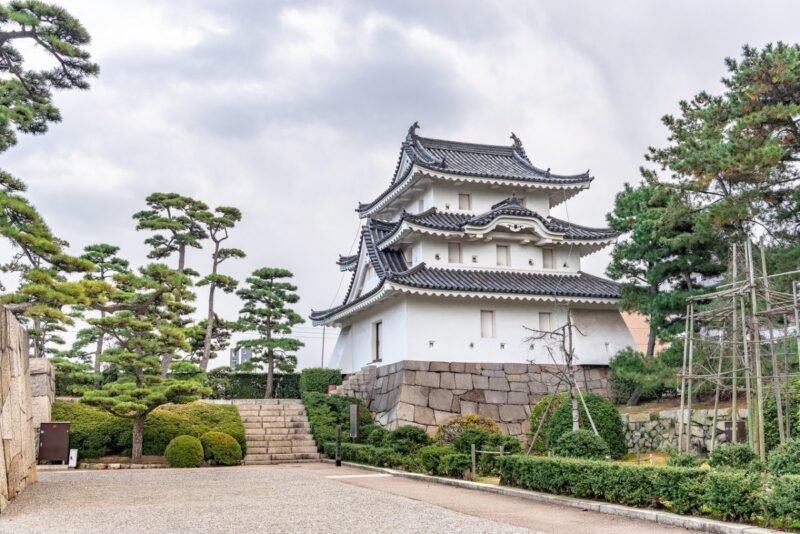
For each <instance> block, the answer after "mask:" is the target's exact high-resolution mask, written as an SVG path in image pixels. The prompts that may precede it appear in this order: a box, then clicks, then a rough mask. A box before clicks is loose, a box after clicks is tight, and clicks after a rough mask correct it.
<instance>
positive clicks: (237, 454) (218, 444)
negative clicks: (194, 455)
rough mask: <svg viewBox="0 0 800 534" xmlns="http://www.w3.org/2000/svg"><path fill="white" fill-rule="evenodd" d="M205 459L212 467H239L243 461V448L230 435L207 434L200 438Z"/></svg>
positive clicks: (220, 433) (219, 433) (221, 433)
mask: <svg viewBox="0 0 800 534" xmlns="http://www.w3.org/2000/svg"><path fill="white" fill-rule="evenodd" d="M200 443H202V444H203V458H205V460H206V461H207V462H208V463H209V464H211V465H238V464H239V462H241V461H242V447H241V446H240V445H239V442H238V441H236V439H234V438H233V436H231V435H229V434H225V433H223V432H206V433H205V434H203V435H202V436H200Z"/></svg>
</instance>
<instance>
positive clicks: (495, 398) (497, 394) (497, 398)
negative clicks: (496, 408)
mask: <svg viewBox="0 0 800 534" xmlns="http://www.w3.org/2000/svg"><path fill="white" fill-rule="evenodd" d="M484 395H485V396H486V402H487V403H488V404H506V403H507V402H508V393H506V392H505V391H492V390H488V391H485V392H484Z"/></svg>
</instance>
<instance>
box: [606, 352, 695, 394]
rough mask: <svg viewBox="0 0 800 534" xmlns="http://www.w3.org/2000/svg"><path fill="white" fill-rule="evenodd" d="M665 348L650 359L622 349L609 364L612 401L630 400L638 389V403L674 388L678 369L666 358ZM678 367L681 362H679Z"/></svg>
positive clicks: (639, 353)
mask: <svg viewBox="0 0 800 534" xmlns="http://www.w3.org/2000/svg"><path fill="white" fill-rule="evenodd" d="M670 350H672V351H674V350H675V349H668V350H667V351H664V353H662V354H660V355H658V356H657V357H653V358H646V357H645V355H644V354H642V353H641V352H638V351H635V350H633V349H630V348H628V349H623V350H621V351H619V352H618V353H616V354H615V355H614V357H613V358H611V360H610V361H609V362H608V365H609V370H610V373H609V386H610V387H611V398H612V400H613V401H614V402H615V403H617V404H625V403H626V402H628V400H630V398H631V395H632V394H633V391H634V390H635V389H636V388H637V387H638V389H639V401H647V400H653V399H657V398H659V397H661V396H662V395H663V394H664V393H665V392H667V391H669V390H674V389H675V387H676V382H675V376H676V370H677V368H676V367H674V366H673V364H674V363H676V362H673V361H671V359H670V358H669V354H665V353H668V352H669V351H670ZM678 365H680V363H678Z"/></svg>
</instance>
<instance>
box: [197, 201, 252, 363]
mask: <svg viewBox="0 0 800 534" xmlns="http://www.w3.org/2000/svg"><path fill="white" fill-rule="evenodd" d="M200 220H201V222H202V224H203V226H204V229H205V232H206V234H207V235H208V236H209V239H211V242H212V243H214V250H213V252H212V253H211V274H209V275H208V276H206V277H205V278H203V279H202V280H200V281H199V282H198V283H197V285H199V286H206V285H207V286H208V313H207V315H206V320H205V325H206V332H205V337H204V340H203V356H202V358H201V360H200V368H201V369H203V370H204V371H205V370H207V369H208V361H209V359H210V358H211V350H212V344H213V341H214V327H215V325H217V324H221V321H220V319H219V318H217V315H216V313H214V293H215V291H216V290H217V289H219V290H220V291H223V292H225V293H232V292H233V291H234V290H235V289H236V286H237V285H238V284H239V282H238V281H237V280H235V279H234V278H232V277H230V276H227V275H224V274H220V273H219V266H220V264H222V262H224V261H225V260H228V259H230V258H244V257H245V254H244V252H242V251H241V250H239V249H238V248H224V247H222V242H223V241H225V240H227V239H228V231H229V230H230V229H232V228H233V227H234V226H235V225H236V223H238V222H239V221H241V220H242V213H241V212H240V211H239V210H238V209H236V208H231V207H225V206H221V207H218V208H217V209H215V210H214V213H210V212H207V213H205V214H203V215H201V216H200Z"/></svg>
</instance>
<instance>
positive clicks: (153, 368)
mask: <svg viewBox="0 0 800 534" xmlns="http://www.w3.org/2000/svg"><path fill="white" fill-rule="evenodd" d="M190 284H191V281H190V280H189V278H188V277H187V276H186V275H184V274H183V273H180V272H178V271H176V270H173V269H169V268H168V267H167V266H165V265H163V264H150V265H147V266H145V267H143V268H142V269H141V271H140V273H139V274H133V273H124V274H119V275H117V276H116V277H115V291H114V292H113V293H112V295H111V297H110V303H109V304H107V305H106V306H105V311H107V312H108V313H107V314H106V316H104V317H99V318H91V319H89V320H88V322H89V323H90V324H91V325H92V326H94V327H96V328H98V329H99V330H100V331H101V332H102V333H103V334H104V335H106V336H108V337H109V338H110V339H112V340H113V345H112V346H110V347H108V348H106V349H105V350H104V352H103V355H102V356H101V361H105V362H109V363H110V364H112V365H113V366H114V367H115V368H116V370H117V372H118V376H117V379H116V380H115V381H113V382H109V383H107V384H104V385H103V386H102V387H101V388H99V389H96V390H90V391H86V392H84V395H83V397H82V398H81V402H84V403H86V404H89V405H91V406H96V407H99V408H102V409H103V410H105V411H107V412H109V413H111V414H112V415H115V416H117V417H123V418H128V419H131V420H132V421H133V441H132V456H131V460H132V462H133V463H141V461H142V445H143V439H144V423H145V420H146V419H147V416H148V415H149V414H150V413H152V411H153V410H155V409H156V408H158V407H159V406H161V405H163V404H167V403H184V402H191V401H193V400H195V399H196V398H197V396H198V395H200V394H210V390H209V389H208V388H206V387H205V386H203V385H202V383H201V381H200V380H198V379H196V378H189V379H185V376H186V371H187V366H189V365H191V364H189V363H188V362H179V363H177V364H176V365H180V366H181V371H182V372H181V378H176V377H163V376H162V374H161V357H162V355H164V354H175V353H176V352H178V351H188V350H189V345H188V343H187V341H186V337H185V335H184V329H183V328H181V327H180V326H176V324H175V317H176V315H181V314H183V313H185V311H186V306H187V305H186V304H185V302H186V301H188V300H190V299H191V298H192V297H193V295H192V293H191V292H190V291H189V289H188V288H189V286H190ZM195 369H196V367H195ZM197 376H199V370H198V375H197Z"/></svg>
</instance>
